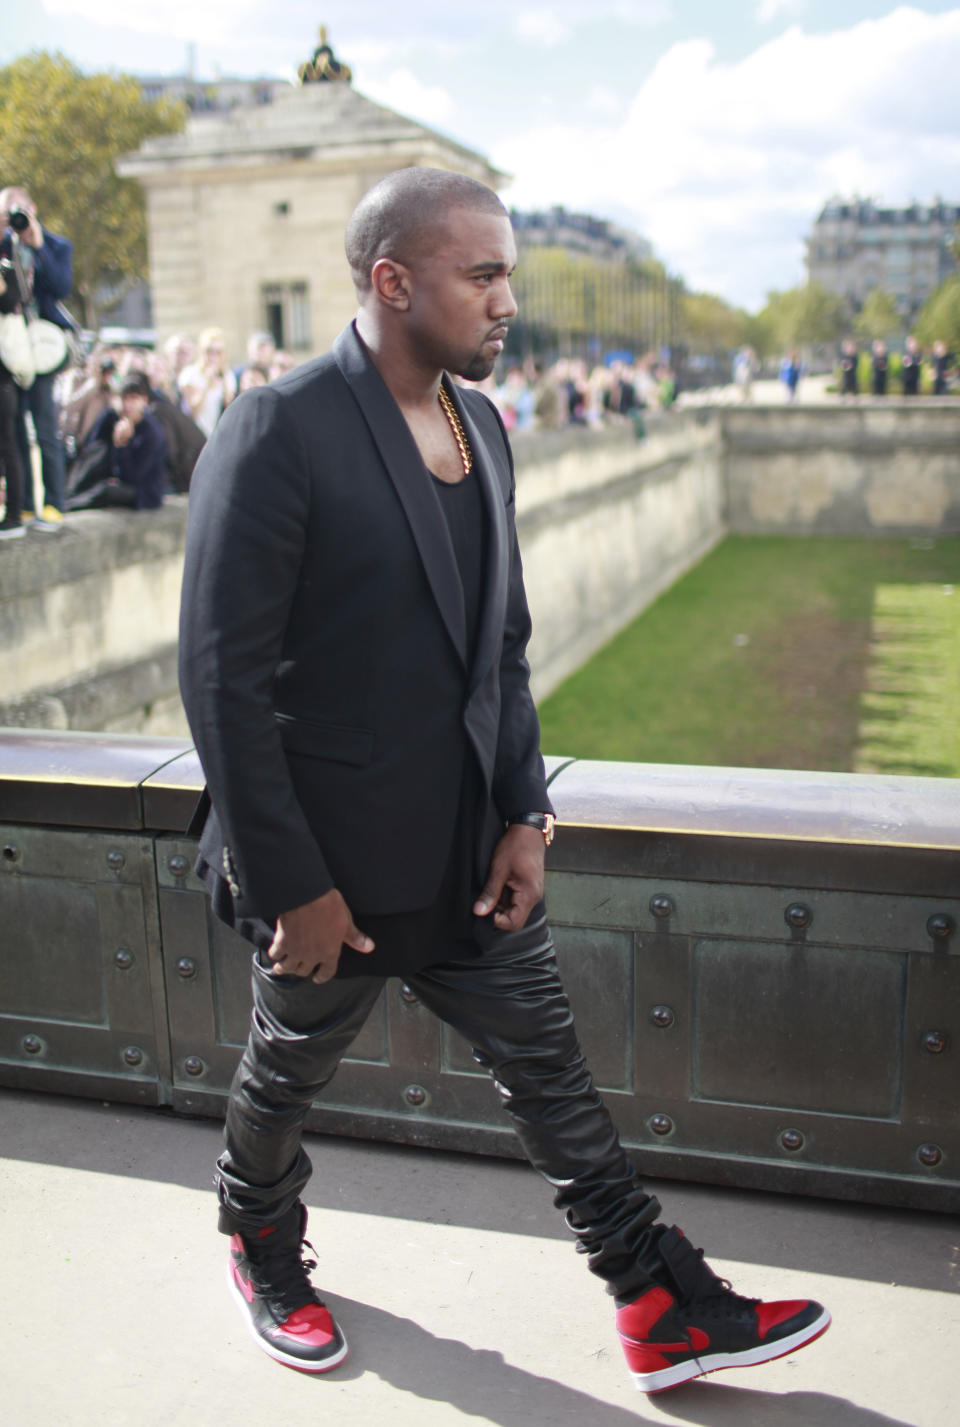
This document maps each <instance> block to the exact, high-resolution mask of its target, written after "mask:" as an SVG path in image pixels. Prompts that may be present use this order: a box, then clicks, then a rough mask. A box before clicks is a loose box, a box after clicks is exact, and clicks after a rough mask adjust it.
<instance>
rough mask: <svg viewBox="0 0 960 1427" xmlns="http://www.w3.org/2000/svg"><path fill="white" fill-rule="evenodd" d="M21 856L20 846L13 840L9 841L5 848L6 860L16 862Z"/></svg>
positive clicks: (4, 856) (4, 858) (4, 857)
mask: <svg viewBox="0 0 960 1427" xmlns="http://www.w3.org/2000/svg"><path fill="white" fill-rule="evenodd" d="M19 857H20V849H19V847H14V845H13V843H12V842H8V843H7V844H6V846H5V847H4V849H3V860H4V862H16V861H18V859H19Z"/></svg>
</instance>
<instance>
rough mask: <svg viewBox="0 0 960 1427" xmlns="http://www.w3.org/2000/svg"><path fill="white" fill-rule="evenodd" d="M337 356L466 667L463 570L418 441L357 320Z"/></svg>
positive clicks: (336, 348) (344, 334)
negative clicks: (370, 352) (388, 387)
mask: <svg viewBox="0 0 960 1427" xmlns="http://www.w3.org/2000/svg"><path fill="white" fill-rule="evenodd" d="M333 355H334V358H335V359H336V363H337V366H338V367H339V368H340V371H341V372H342V374H343V376H344V378H345V379H346V381H347V382H348V384H349V386H350V389H351V391H352V392H353V395H354V396H355V397H356V400H357V404H358V405H359V407H360V410H361V412H362V413H363V416H364V419H365V420H366V422H367V425H368V427H369V428H370V434H371V436H372V437H373V439H374V441H375V442H376V445H377V448H378V450H379V452H380V456H381V458H382V460H383V464H384V466H385V467H386V469H387V474H388V475H389V477H390V480H391V481H392V482H393V486H394V489H395V490H396V493H397V496H398V498H399V500H400V503H401V505H402V506H403V509H404V513H405V514H406V517H407V520H408V522H409V525H410V530H411V532H412V534H413V538H414V541H415V542H416V546H417V550H418V552H419V555H420V559H421V561H422V562H423V567H424V569H425V571H426V574H427V579H428V581H429V582H430V588H431V590H432V591H433V596H434V599H435V600H436V602H437V604H438V606H439V608H440V613H441V615H442V617H443V622H444V624H445V625H446V627H447V630H448V632H449V635H450V638H451V639H452V640H453V643H454V646H455V647H456V650H457V653H458V654H459V655H460V659H461V661H462V663H463V665H464V667H466V665H467V620H466V614H465V612H464V605H463V586H462V584H461V582H460V572H459V570H458V569H457V562H456V557H455V555H454V553H453V544H452V542H451V540H450V532H449V531H448V529H447V523H446V521H445V520H444V518H443V511H442V510H441V509H440V502H439V500H438V499H437V496H436V494H435V492H434V490H433V488H432V486H431V483H430V481H429V480H428V479H426V477H425V473H424V467H423V461H422V459H421V457H420V452H419V450H418V449H417V443H416V442H415V441H414V439H413V436H412V434H411V432H410V428H409V426H408V425H407V423H406V421H405V420H404V418H403V413H402V412H401V410H400V408H399V406H397V403H396V402H395V401H394V399H393V397H392V396H391V395H390V392H389V391H388V389H387V386H386V384H385V382H384V380H383V378H382V377H381V375H380V373H379V372H378V371H377V369H376V367H375V366H374V364H373V362H372V361H371V360H370V356H369V354H368V352H367V350H366V348H365V347H364V345H363V343H362V342H361V340H360V338H359V336H358V335H357V332H356V329H355V327H354V325H353V323H352V322H351V324H350V326H349V327H345V328H344V330H343V331H342V332H341V333H340V336H339V337H338V338H337V340H336V341H335V342H334V344H333ZM461 419H462V418H461Z"/></svg>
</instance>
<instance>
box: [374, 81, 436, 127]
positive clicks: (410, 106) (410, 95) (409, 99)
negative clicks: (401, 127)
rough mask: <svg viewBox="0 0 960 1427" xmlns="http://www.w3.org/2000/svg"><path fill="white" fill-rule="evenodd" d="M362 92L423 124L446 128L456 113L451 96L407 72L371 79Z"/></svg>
mask: <svg viewBox="0 0 960 1427" xmlns="http://www.w3.org/2000/svg"><path fill="white" fill-rule="evenodd" d="M363 92H364V94H366V95H367V97H368V98H369V99H375V100H376V102H377V103H378V104H385V105H386V106H387V108H388V109H396V110H397V112H398V113H400V114H406V115H408V116H409V117H410V118H411V119H419V120H420V122H421V123H423V124H445V123H449V122H450V120H451V119H452V118H453V115H454V112H455V110H456V104H455V103H454V100H453V96H452V95H450V94H449V93H448V92H447V91H446V90H445V89H441V88H440V86H439V85H431V84H424V83H423V82H422V81H421V80H419V79H418V78H417V76H416V75H415V74H414V73H413V72H412V71H411V70H409V69H394V70H391V71H390V72H389V73H387V74H384V75H383V76H382V77H380V78H374V77H371V79H370V80H369V82H368V83H366V84H364V86H363Z"/></svg>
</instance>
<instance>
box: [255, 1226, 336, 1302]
mask: <svg viewBox="0 0 960 1427" xmlns="http://www.w3.org/2000/svg"><path fill="white" fill-rule="evenodd" d="M306 1249H309V1250H310V1253H311V1254H315V1253H316V1252H317V1251H316V1249H315V1248H314V1247H313V1244H311V1243H310V1242H309V1240H307V1239H303V1240H302V1241H301V1242H300V1243H299V1244H298V1245H297V1246H296V1247H294V1246H293V1245H290V1246H289V1247H288V1246H285V1245H278V1246H277V1247H276V1248H274V1247H273V1245H271V1247H270V1248H269V1249H264V1248H263V1247H262V1245H258V1246H257V1253H256V1257H255V1258H253V1257H250V1256H249V1254H248V1258H247V1262H248V1263H249V1265H250V1282H251V1284H252V1286H253V1289H254V1292H255V1293H256V1294H257V1295H258V1296H259V1297H261V1298H265V1299H267V1300H268V1301H269V1303H270V1304H271V1306H272V1307H273V1308H275V1309H276V1310H278V1311H279V1312H280V1313H281V1314H282V1315H283V1316H284V1317H287V1318H288V1317H289V1316H290V1314H291V1313H295V1312H296V1310H297V1309H298V1308H305V1307H306V1306H307V1304H309V1303H320V1302H321V1301H322V1300H321V1299H320V1297H319V1295H318V1293H317V1291H316V1289H315V1288H314V1287H313V1284H312V1283H311V1282H310V1272H311V1270H312V1269H315V1268H316V1266H317V1260H316V1259H315V1258H309V1257H308V1256H307V1254H306V1253H305V1250H306Z"/></svg>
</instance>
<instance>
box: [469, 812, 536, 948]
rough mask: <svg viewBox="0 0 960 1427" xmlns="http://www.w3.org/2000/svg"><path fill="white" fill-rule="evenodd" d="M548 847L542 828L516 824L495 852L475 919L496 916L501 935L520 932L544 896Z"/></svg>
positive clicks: (477, 905)
mask: <svg viewBox="0 0 960 1427" xmlns="http://www.w3.org/2000/svg"><path fill="white" fill-rule="evenodd" d="M546 850H547V849H546V844H545V843H544V840H543V833H542V832H540V830H539V828H535V827H527V826H526V825H525V824H524V823H514V824H513V826H512V827H508V828H507V830H506V832H505V833H504V835H503V837H502V838H501V839H500V841H499V842H498V843H497V845H496V847H495V848H494V850H493V857H492V858H491V859H490V871H489V872H488V873H487V883H486V886H485V887H484V889H483V891H482V892H481V893H480V896H479V897H478V898H477V900H476V902H475V903H474V904H473V911H474V915H475V916H478V917H487V916H489V915H490V913H491V912H492V913H493V924H494V926H495V927H496V928H497V930H498V931H502V932H512V931H519V930H520V928H521V927H522V926H524V925H525V924H526V920H527V917H529V915H530V912H531V911H532V909H533V908H534V907H535V906H536V904H537V902H539V900H540V898H541V897H542V896H543V859H544V856H545V854H546Z"/></svg>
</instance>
